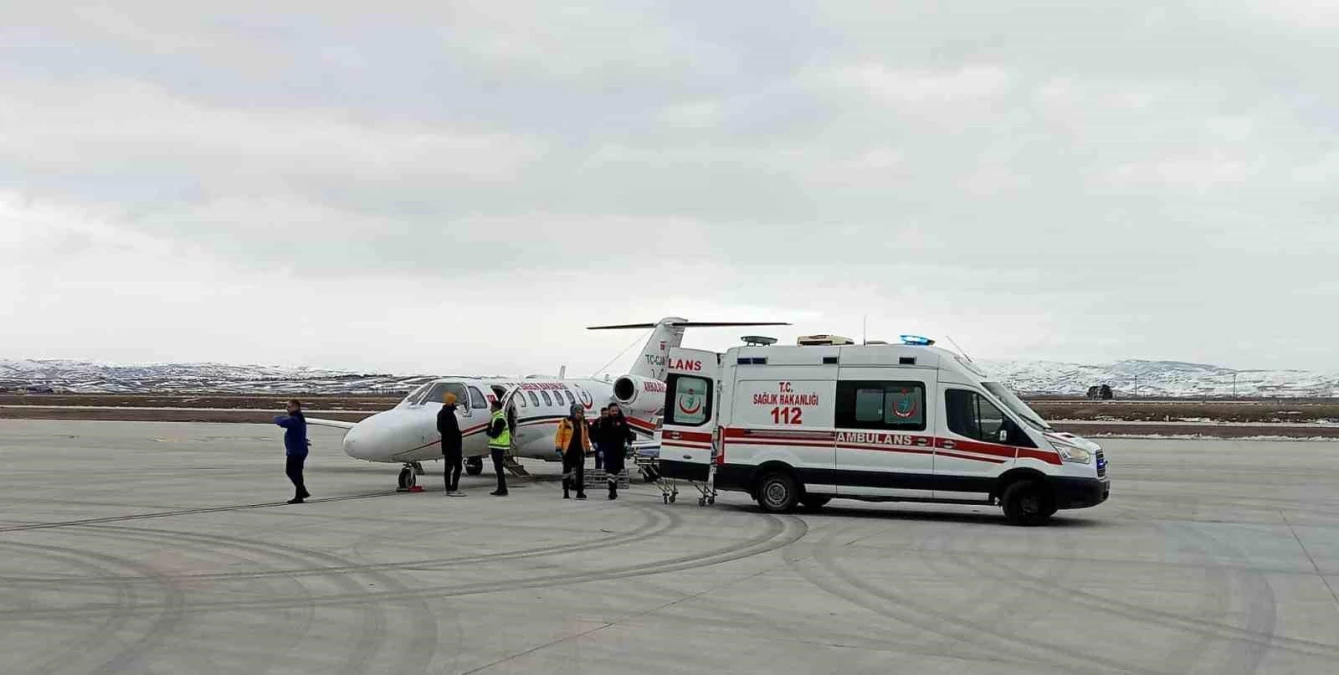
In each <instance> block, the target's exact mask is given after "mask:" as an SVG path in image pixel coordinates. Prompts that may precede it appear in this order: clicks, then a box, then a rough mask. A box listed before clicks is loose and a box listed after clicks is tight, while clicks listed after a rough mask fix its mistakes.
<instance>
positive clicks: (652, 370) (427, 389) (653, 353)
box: [307, 318, 784, 485]
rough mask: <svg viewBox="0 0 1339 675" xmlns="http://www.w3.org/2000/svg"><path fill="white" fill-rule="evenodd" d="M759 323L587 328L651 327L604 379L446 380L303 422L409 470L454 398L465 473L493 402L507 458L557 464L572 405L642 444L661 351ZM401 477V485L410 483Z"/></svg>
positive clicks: (433, 445) (353, 453)
mask: <svg viewBox="0 0 1339 675" xmlns="http://www.w3.org/2000/svg"><path fill="white" fill-rule="evenodd" d="M773 325H784V324H777V323H771V322H767V323H759V322H723V323H717V322H709V323H703V322H691V321H687V320H685V319H680V318H667V319H661V320H660V321H658V322H656V323H653V324H628V325H619V326H595V327H593V328H591V330H632V329H649V330H652V332H651V337H650V339H649V340H648V341H647V342H646V345H645V347H644V348H643V349H642V353H641V354H640V355H639V356H638V358H637V361H636V363H635V364H634V365H633V367H632V369H631V371H630V372H629V373H628V374H626V375H623V376H622V377H619V378H617V379H614V380H613V381H604V380H598V379H593V378H586V379H565V378H546V377H536V376H531V377H527V378H510V379H509V378H472V377H451V378H443V379H439V380H435V381H433V382H430V383H428V384H425V385H423V386H422V387H420V388H419V389H417V390H416V391H414V392H413V393H411V394H410V395H409V396H407V397H406V398H405V399H404V400H403V401H401V402H400V404H399V405H397V406H395V408H393V409H391V410H387V411H385V412H380V413H377V414H376V415H373V416H371V417H369V418H367V419H365V420H363V421H361V422H357V423H352V422H340V421H334V420H323V419H319V418H308V420H307V422H308V423H309V424H312V425H316V426H332V427H339V428H343V429H347V433H346V434H345V436H344V452H345V454H347V455H349V456H350V457H353V458H356V459H363V460H367V461H371V462H386V463H395V464H404V465H406V467H411V466H415V465H416V464H417V463H418V462H423V461H426V460H437V459H441V456H442V455H441V449H440V447H439V443H440V441H441V436H440V435H439V434H438V433H437V413H438V412H439V411H440V410H441V407H442V399H443V397H444V396H445V395H446V394H447V393H452V394H455V395H456V401H457V403H456V417H457V419H459V420H460V430H461V435H462V436H463V442H464V454H465V457H466V458H468V460H467V465H466V468H467V471H468V472H469V473H471V474H477V473H479V472H481V471H482V470H483V460H482V458H483V457H485V456H487V455H488V439H487V437H486V436H485V434H484V432H485V430H486V429H487V428H488V423H489V420H490V418H491V413H490V411H489V405H490V403H491V402H493V401H495V400H501V401H502V402H503V408H504V410H506V411H507V416H508V420H509V422H510V424H511V425H512V439H513V450H512V454H513V456H515V457H521V458H531V459H542V460H548V461H560V460H561V456H560V455H558V453H556V452H554V449H553V438H554V434H555V432H556V430H557V426H558V421H559V420H561V419H562V418H564V417H566V416H568V415H569V414H570V411H571V409H572V406H573V405H581V406H582V408H584V409H585V410H586V411H587V417H588V418H592V419H593V418H594V417H596V416H598V414H599V413H598V410H599V409H601V408H604V407H605V406H607V405H608V404H610V403H618V404H619V405H620V407H622V409H623V413H624V415H625V416H626V417H627V419H628V423H629V425H630V426H631V427H632V428H633V429H634V430H635V431H636V432H637V434H638V435H639V436H640V437H641V438H644V439H647V440H648V441H649V440H650V439H651V438H652V437H653V436H654V434H655V432H656V425H657V423H658V421H659V417H660V414H661V409H662V407H663V406H664V401H665V385H664V379H665V368H666V365H667V363H666V361H667V359H668V355H669V350H670V349H673V348H676V347H678V346H679V345H680V344H682V342H683V335H684V331H685V330H686V329H688V328H707V327H726V326H773ZM411 476H412V474H411V475H410V476H406V475H405V474H404V473H403V472H402V474H401V483H402V485H403V484H404V481H405V480H412V477H411Z"/></svg>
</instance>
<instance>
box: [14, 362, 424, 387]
mask: <svg viewBox="0 0 1339 675" xmlns="http://www.w3.org/2000/svg"><path fill="white" fill-rule="evenodd" d="M428 379H431V378H430V376H422V375H418V376H396V375H380V374H365V373H354V372H346V371H337V370H319V369H314V368H290V367H283V366H233V365H226V364H218V363H169V364H151V365H134V366H122V365H106V364H100V363H88V362H84V361H48V360H40V361H39V360H17V361H15V360H7V359H0V389H5V388H8V389H10V390H23V389H29V388H32V389H39V390H40V389H45V388H50V389H52V390H54V391H58V392H76V393H139V392H174V391H181V392H188V391H189V392H220V393H293V394H297V393H304V394H377V393H387V394H389V393H402V392H406V391H409V390H411V389H413V388H415V387H417V386H418V385H419V384H422V383H423V382H425V381H427V380H428Z"/></svg>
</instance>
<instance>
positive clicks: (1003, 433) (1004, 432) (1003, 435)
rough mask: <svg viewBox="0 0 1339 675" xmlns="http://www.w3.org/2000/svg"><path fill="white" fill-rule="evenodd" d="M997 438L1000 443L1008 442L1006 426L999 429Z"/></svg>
mask: <svg viewBox="0 0 1339 675" xmlns="http://www.w3.org/2000/svg"><path fill="white" fill-rule="evenodd" d="M999 438H1000V442H1001V443H1008V442H1009V429H1008V428H1007V427H1005V428H1002V429H1000V433H999Z"/></svg>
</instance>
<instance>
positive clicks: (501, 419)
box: [484, 399, 511, 497]
mask: <svg viewBox="0 0 1339 675" xmlns="http://www.w3.org/2000/svg"><path fill="white" fill-rule="evenodd" d="M489 408H490V410H491V411H492V414H493V417H492V419H491V420H490V421H489V422H488V430H487V431H485V432H484V434H485V435H487V436H488V454H489V455H490V456H492V458H493V470H494V471H496V472H497V490H494V491H493V492H490V493H489V494H491V495H493V496H494V497H506V496H507V452H508V451H509V450H510V449H511V427H510V426H508V425H507V415H506V414H505V413H503V412H502V401H500V400H497V399H494V400H493V403H492V405H490V406H489Z"/></svg>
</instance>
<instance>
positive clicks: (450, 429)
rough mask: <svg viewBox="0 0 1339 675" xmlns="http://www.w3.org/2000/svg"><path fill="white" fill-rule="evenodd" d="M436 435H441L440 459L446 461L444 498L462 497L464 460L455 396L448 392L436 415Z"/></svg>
mask: <svg viewBox="0 0 1339 675" xmlns="http://www.w3.org/2000/svg"><path fill="white" fill-rule="evenodd" d="M437 433H440V434H441V435H442V458H443V459H445V460H446V469H445V471H443V476H444V477H445V480H446V496H448V497H464V496H465V495H464V494H462V493H461V492H460V471H461V468H462V465H463V464H464V461H465V458H464V457H463V456H462V451H463V447H462V443H461V439H460V420H458V419H456V395H455V394H452V393H449V392H448V393H447V394H446V396H443V397H442V409H441V411H439V412H438V413H437Z"/></svg>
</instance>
